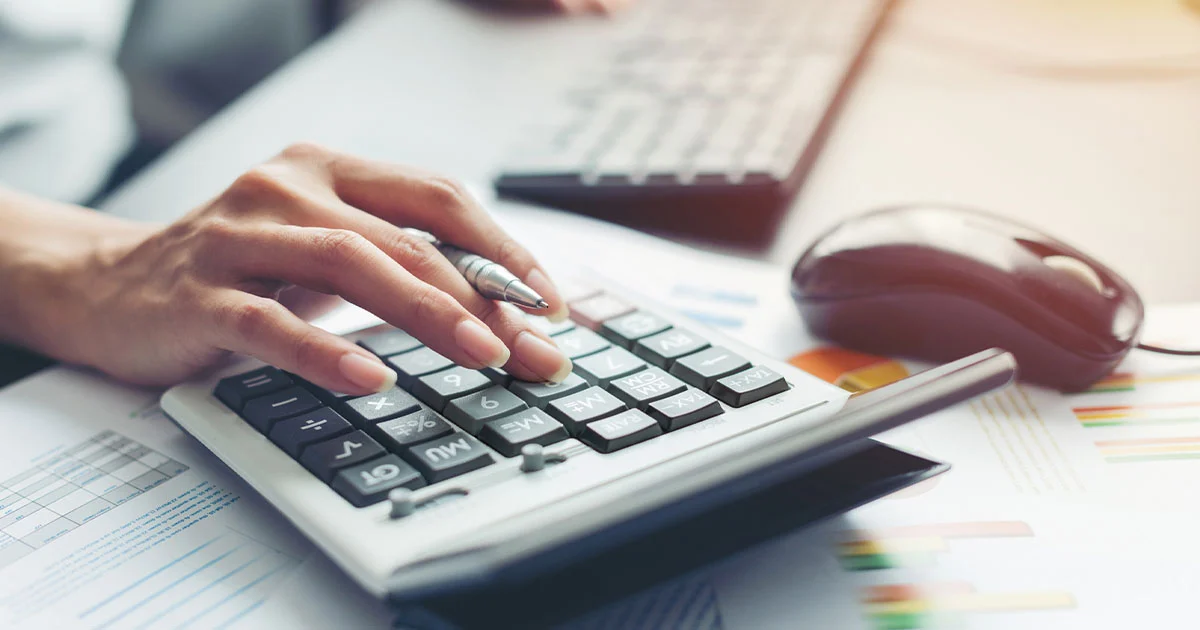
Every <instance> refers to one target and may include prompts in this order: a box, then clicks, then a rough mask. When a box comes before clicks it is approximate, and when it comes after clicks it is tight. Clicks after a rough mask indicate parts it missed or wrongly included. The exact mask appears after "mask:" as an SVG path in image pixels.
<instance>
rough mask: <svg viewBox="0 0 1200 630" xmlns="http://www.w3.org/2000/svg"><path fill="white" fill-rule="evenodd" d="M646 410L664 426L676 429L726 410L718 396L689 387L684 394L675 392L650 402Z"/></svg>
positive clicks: (669, 429) (667, 428)
mask: <svg viewBox="0 0 1200 630" xmlns="http://www.w3.org/2000/svg"><path fill="white" fill-rule="evenodd" d="M646 412H647V413H648V414H650V417H651V418H654V419H655V420H657V421H658V423H659V424H660V425H662V428H664V429H666V430H668V431H674V430H675V429H681V428H683V427H686V426H688V425H689V424H696V423H697V422H700V421H701V420H708V419H709V418H711V417H713V416H719V415H721V414H723V413H725V410H724V409H723V408H722V407H721V403H719V402H717V399H716V398H713V397H712V396H709V395H708V394H705V393H704V392H702V391H700V390H698V389H693V388H691V387H689V388H688V389H687V391H685V392H683V393H682V394H675V395H674V396H668V397H667V398H663V399H662V400H656V401H654V402H652V403H650V407H649V408H647V409H646Z"/></svg>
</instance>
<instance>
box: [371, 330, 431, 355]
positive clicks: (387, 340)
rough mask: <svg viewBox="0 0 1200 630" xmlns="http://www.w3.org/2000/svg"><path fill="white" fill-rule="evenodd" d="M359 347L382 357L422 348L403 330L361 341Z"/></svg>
mask: <svg viewBox="0 0 1200 630" xmlns="http://www.w3.org/2000/svg"><path fill="white" fill-rule="evenodd" d="M358 345H360V346H362V347H364V348H366V349H367V350H370V351H371V352H374V353H375V354H377V355H379V356H381V357H388V356H391V355H393V354H400V353H401V352H408V351H409V350H415V349H417V348H420V347H421V342H420V341H417V338H416V337H413V336H412V335H410V334H408V333H406V332H404V331H403V330H387V331H384V332H381V333H376V334H374V335H369V336H367V337H363V338H362V339H359V340H358Z"/></svg>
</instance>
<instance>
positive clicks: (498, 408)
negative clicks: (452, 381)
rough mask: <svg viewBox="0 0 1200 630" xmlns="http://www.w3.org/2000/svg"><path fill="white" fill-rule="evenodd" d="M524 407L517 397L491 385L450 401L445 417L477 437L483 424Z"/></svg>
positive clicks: (523, 403)
mask: <svg viewBox="0 0 1200 630" xmlns="http://www.w3.org/2000/svg"><path fill="white" fill-rule="evenodd" d="M525 407H526V405H525V401H523V400H521V399H520V398H517V395H516V394H514V393H512V392H510V391H508V390H507V389H504V388H503V387H500V386H498V385H493V386H491V387H489V388H487V389H485V390H483V391H481V392H476V393H474V394H471V395H470V396H463V397H462V398H456V399H454V400H451V401H450V403H449V404H447V405H446V412H445V413H446V417H447V418H449V419H450V421H451V422H453V423H454V424H457V425H458V426H459V428H461V429H462V430H463V431H466V432H467V433H470V434H471V435H479V430H480V429H482V428H483V423H485V422H487V421H488V420H495V419H496V418H499V417H500V416H507V415H508V414H510V413H512V412H514V411H520V410H521V409H524V408H525Z"/></svg>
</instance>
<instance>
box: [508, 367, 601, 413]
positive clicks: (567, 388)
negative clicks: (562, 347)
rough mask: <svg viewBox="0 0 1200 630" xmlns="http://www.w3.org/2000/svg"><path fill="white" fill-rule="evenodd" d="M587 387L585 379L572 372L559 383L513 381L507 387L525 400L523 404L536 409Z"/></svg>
mask: <svg viewBox="0 0 1200 630" xmlns="http://www.w3.org/2000/svg"><path fill="white" fill-rule="evenodd" d="M587 388H588V384H587V381H585V380H583V379H582V378H580V376H579V375H578V374H576V373H574V372H571V373H570V374H568V375H567V378H565V379H563V382H561V383H533V382H530V381H513V382H512V385H509V386H508V389H509V390H510V391H511V392H512V393H514V394H516V395H517V397H518V398H520V399H521V400H524V401H525V404H527V405H529V406H530V407H537V408H538V409H545V408H546V404H547V403H549V402H550V401H551V400H554V399H555V398H558V397H560V396H566V395H568V394H574V393H575V392H579V391H583V390H585V389H587Z"/></svg>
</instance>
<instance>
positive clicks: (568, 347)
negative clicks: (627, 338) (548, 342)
mask: <svg viewBox="0 0 1200 630" xmlns="http://www.w3.org/2000/svg"><path fill="white" fill-rule="evenodd" d="M554 343H556V344H558V348H559V350H562V351H563V354H565V355H567V357H568V358H570V359H571V360H572V361H574V360H575V359H578V358H579V357H584V356H587V355H589V354H595V353H597V352H599V351H601V350H603V349H605V348H608V347H610V344H609V343H608V342H607V341H605V340H604V337H601V336H600V335H597V334H596V333H594V332H592V331H590V330H588V329H586V328H576V329H575V330H572V331H571V332H566V333H563V334H561V335H559V336H557V337H554Z"/></svg>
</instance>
